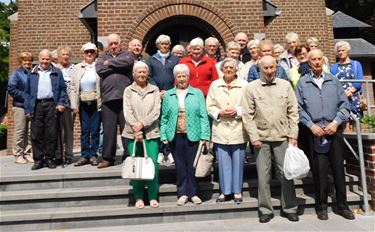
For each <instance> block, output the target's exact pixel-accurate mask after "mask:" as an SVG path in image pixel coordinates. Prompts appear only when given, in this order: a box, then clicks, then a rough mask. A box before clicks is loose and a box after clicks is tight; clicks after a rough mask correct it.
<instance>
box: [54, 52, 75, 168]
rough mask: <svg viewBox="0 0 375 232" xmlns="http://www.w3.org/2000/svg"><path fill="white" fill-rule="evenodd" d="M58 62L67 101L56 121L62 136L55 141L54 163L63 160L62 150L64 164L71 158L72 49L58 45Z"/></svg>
mask: <svg viewBox="0 0 375 232" xmlns="http://www.w3.org/2000/svg"><path fill="white" fill-rule="evenodd" d="M56 51H57V57H58V63H57V66H56V67H58V68H59V69H60V70H61V72H62V73H63V76H64V81H65V84H66V92H67V96H68V98H67V102H66V105H65V110H64V112H63V113H62V114H61V115H60V118H59V121H58V123H59V124H60V125H59V128H60V130H61V131H60V133H58V135H57V136H62V138H59V139H62V145H63V147H60V146H61V144H60V143H57V149H56V163H57V164H60V163H62V162H63V160H64V159H62V156H63V154H62V152H64V153H65V164H71V163H72V159H73V115H72V110H71V107H70V98H71V81H72V76H73V69H74V64H72V63H70V56H71V55H72V49H71V48H70V47H68V46H60V47H58V48H57V50H56Z"/></svg>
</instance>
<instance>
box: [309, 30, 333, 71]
mask: <svg viewBox="0 0 375 232" xmlns="http://www.w3.org/2000/svg"><path fill="white" fill-rule="evenodd" d="M306 43H307V45H308V46H309V48H310V50H314V49H317V48H319V40H318V39H317V38H315V37H310V38H308V39H307V40H306ZM323 59H324V64H325V65H326V66H327V67H329V60H328V58H327V57H326V56H323Z"/></svg>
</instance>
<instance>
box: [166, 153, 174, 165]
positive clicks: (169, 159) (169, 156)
mask: <svg viewBox="0 0 375 232" xmlns="http://www.w3.org/2000/svg"><path fill="white" fill-rule="evenodd" d="M167 158H168V162H169V163H170V164H174V159H173V156H172V153H169V154H168V156H167Z"/></svg>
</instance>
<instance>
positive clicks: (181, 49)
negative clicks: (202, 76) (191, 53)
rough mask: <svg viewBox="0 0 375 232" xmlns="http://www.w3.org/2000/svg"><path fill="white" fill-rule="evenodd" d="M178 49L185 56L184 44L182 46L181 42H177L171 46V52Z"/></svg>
mask: <svg viewBox="0 0 375 232" xmlns="http://www.w3.org/2000/svg"><path fill="white" fill-rule="evenodd" d="M178 51H181V52H182V53H183V55H184V56H185V54H186V49H185V48H184V46H182V45H181V44H177V45H175V46H174V47H173V48H172V53H174V52H178Z"/></svg>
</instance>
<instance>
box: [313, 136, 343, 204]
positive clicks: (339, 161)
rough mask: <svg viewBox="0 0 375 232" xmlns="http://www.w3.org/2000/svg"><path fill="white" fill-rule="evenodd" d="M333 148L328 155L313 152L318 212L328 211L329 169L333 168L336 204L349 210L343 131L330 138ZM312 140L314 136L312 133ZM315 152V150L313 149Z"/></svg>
mask: <svg viewBox="0 0 375 232" xmlns="http://www.w3.org/2000/svg"><path fill="white" fill-rule="evenodd" d="M330 138H331V139H332V143H331V148H330V150H329V152H328V153H326V154H320V153H317V152H315V151H313V155H312V160H311V164H312V165H311V166H312V172H313V178H314V187H315V194H316V206H317V209H318V210H322V209H327V206H328V205H327V198H328V167H329V163H330V164H331V167H332V174H333V180H334V186H335V190H336V191H335V192H336V203H337V206H338V207H339V208H340V209H347V208H348V206H347V202H346V190H345V173H344V158H343V156H344V150H343V148H344V147H345V144H344V140H343V135H342V129H340V130H338V132H337V133H336V134H335V135H333V136H331V137H330ZM310 139H311V140H312V139H313V135H312V134H311V133H310ZM312 150H313V149H312Z"/></svg>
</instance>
